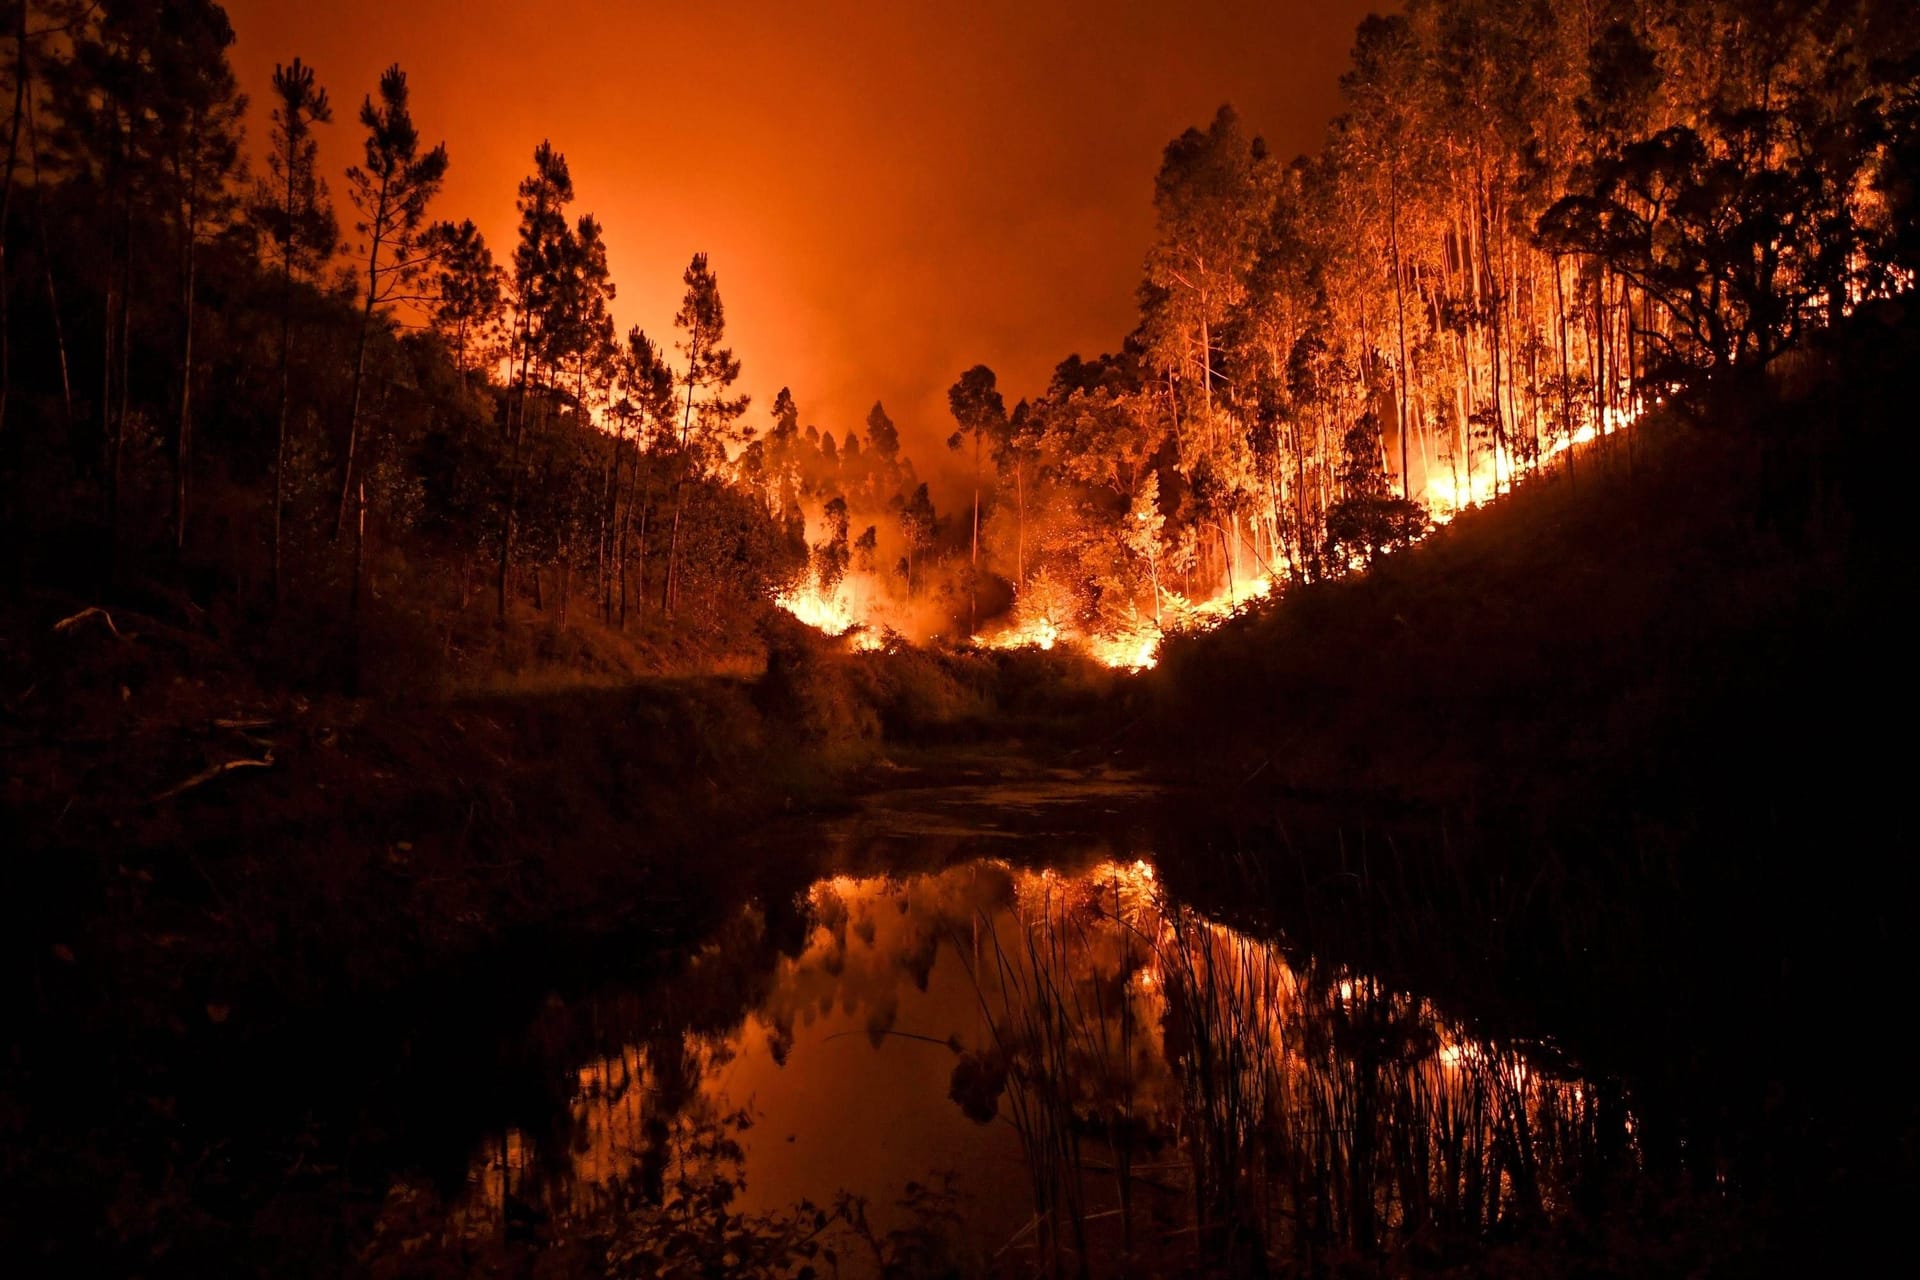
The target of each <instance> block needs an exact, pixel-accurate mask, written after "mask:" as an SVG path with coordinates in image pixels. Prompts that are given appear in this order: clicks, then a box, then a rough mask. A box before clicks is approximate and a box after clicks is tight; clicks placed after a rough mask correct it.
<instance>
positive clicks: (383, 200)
mask: <svg viewBox="0 0 1920 1280" xmlns="http://www.w3.org/2000/svg"><path fill="white" fill-rule="evenodd" d="M386 225H387V179H385V178H382V179H381V180H380V195H379V198H378V199H377V200H376V201H375V202H374V208H373V217H372V219H371V220H370V221H369V223H368V226H369V227H370V228H371V230H369V232H368V245H367V295H366V300H365V302H364V304H363V305H362V306H361V309H360V341H359V343H358V347H357V350H356V351H355V352H354V357H353V395H352V397H351V399H350V400H349V402H348V404H349V407H348V410H347V453H346V459H345V461H344V462H343V463H342V464H341V467H340V514H339V515H338V516H337V517H336V518H335V519H334V522H333V536H334V538H335V539H336V540H337V539H338V538H339V537H340V530H341V528H342V526H344V525H345V524H346V522H347V496H348V495H349V494H350V493H352V491H353V455H354V450H355V448H356V446H357V445H358V444H359V442H360V396H361V388H362V385H363V383H364V382H365V381H366V376H367V339H368V337H369V336H370V335H371V333H372V331H373V309H374V307H375V306H376V305H377V304H378V303H379V301H380V247H381V241H382V239H383V238H384V236H385V231H386Z"/></svg>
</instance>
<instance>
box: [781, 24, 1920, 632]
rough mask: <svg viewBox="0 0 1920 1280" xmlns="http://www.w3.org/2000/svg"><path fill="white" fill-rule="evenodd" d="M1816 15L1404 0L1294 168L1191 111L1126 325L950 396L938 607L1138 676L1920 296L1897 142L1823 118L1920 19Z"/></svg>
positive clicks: (1367, 29)
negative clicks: (1844, 138) (957, 484)
mask: <svg viewBox="0 0 1920 1280" xmlns="http://www.w3.org/2000/svg"><path fill="white" fill-rule="evenodd" d="M1828 16H1829V17H1831V18H1832V19H1833V21H1832V22H1831V23H1829V24H1828V25H1826V26H1823V27H1822V28H1821V29H1820V30H1819V31H1818V32H1816V31H1815V30H1814V29H1813V27H1812V26H1811V25H1810V24H1809V25H1806V26H1804V27H1802V28H1797V29H1796V28H1794V27H1793V26H1792V23H1791V22H1788V23H1787V29H1785V30H1783V31H1781V32H1778V33H1774V36H1773V37H1772V38H1769V39H1768V40H1767V41H1765V42H1757V41H1754V40H1753V39H1751V38H1750V37H1751V34H1752V33H1751V31H1750V30H1749V27H1750V25H1751V20H1750V18H1749V17H1748V15H1747V13H1746V11H1745V9H1744V8H1743V6H1740V5H1735V4H1706V5H1699V4H1680V3H1656V4H1653V5H1643V6H1636V7H1633V8H1626V7H1622V8H1621V9H1619V10H1618V11H1617V12H1612V13H1611V16H1607V17H1605V19H1604V21H1599V22H1598V25H1596V19H1595V18H1594V17H1593V15H1592V14H1590V13H1589V12H1587V11H1585V10H1578V9H1564V8H1562V9H1556V10H1551V11H1549V10H1542V9H1541V8H1539V7H1538V6H1535V5H1530V4H1525V3H1520V2H1519V0H1512V2H1496V3H1477V4H1467V3H1456V2H1454V0H1427V2H1424V3H1420V2H1416V3H1414V4H1411V5H1409V6H1407V9H1406V11H1405V12H1404V13H1403V14H1400V15H1395V16H1392V17H1384V18H1380V17H1376V18H1371V19H1369V20H1368V21H1367V22H1365V23H1364V24H1363V25H1362V26H1361V28H1360V31H1359V34H1358V37H1357V42H1356V45H1355V48H1354V52H1353V63H1352V66H1351V67H1350V69H1349V71H1348V72H1347V74H1346V75H1345V77H1344V78H1343V80H1342V87H1343V90H1344V93H1345V97H1346V104H1347V111H1346V113H1345V114H1343V115H1342V116H1341V117H1340V118H1339V119H1337V120H1335V121H1334V122H1333V123H1332V125H1331V126H1330V127H1329V129H1328V133H1327V138H1326V143H1325V145H1324V147H1323V149H1322V150H1320V151H1319V152H1318V153H1316V154H1313V155H1309V156H1304V157H1301V158H1298V159H1296V160H1292V161H1290V162H1288V161H1283V160H1282V159H1280V158H1279V157H1276V156H1274V155H1272V154H1271V153H1269V151H1268V150H1267V148H1266V146H1265V145H1264V143H1263V142H1262V141H1261V139H1260V138H1258V137H1257V136H1254V135H1253V134H1252V133H1251V132H1250V131H1249V129H1248V128H1247V127H1246V126H1245V125H1244V124H1243V122H1242V121H1241V120H1240V119H1239V117H1238V116H1237V115H1236V114H1235V113H1234V112H1233V111H1232V110H1231V109H1230V108H1223V109H1222V110H1221V111H1220V112H1219V114H1218V115H1217V116H1216V117H1215V118H1214V119H1213V120H1212V122H1211V123H1210V124H1208V125H1207V126H1206V127H1204V128H1194V129H1190V130H1188V131H1187V132H1186V133H1184V134H1182V135H1181V136H1180V137H1178V138H1177V139H1175V140H1174V141H1173V142H1172V143H1171V144H1169V145H1168V147H1167V149H1166V152H1165V156H1164V158H1163V161H1162V164H1161V168H1160V170H1159V173H1158V174H1157V176H1156V177H1155V180H1154V184H1153V199H1154V207H1155V211H1156V214H1157V229H1156V235H1155V238H1154V240H1153V242H1152V243H1151V244H1150V245H1148V246H1147V253H1146V271H1145V278H1144V279H1143V280H1142V281H1141V284H1140V290H1139V293H1140V297H1141V300H1142V305H1141V311H1140V319H1139V324H1138V327H1137V328H1136V329H1135V330H1134V332H1133V333H1131V334H1130V335H1128V336H1127V337H1126V339H1125V341H1124V343H1123V344H1122V345H1121V347H1120V349H1119V350H1118V351H1116V352H1113V353H1111V354H1107V355H1101V356H1098V357H1097V358H1092V359H1087V358H1083V357H1082V356H1080V355H1074V356H1070V357H1068V358H1067V359H1066V360H1064V361H1062V362H1061V363H1060V364H1059V365H1058V367H1057V369H1056V371H1055V373H1054V375H1053V378H1052V381H1051V382H1050V384H1049V385H1048V386H1047V387H1046V388H1045V389H1044V391H1042V392H1041V393H1039V394H1036V395H1032V396H1030V397H1028V398H1026V399H1023V400H1020V401H1019V402H1018V403H1016V404H1013V405H1012V406H1011V407H1009V406H1008V405H1007V403H1006V400H1005V399H1004V398H1003V395H1002V393H1001V391H1000V389H999V387H998V385H997V382H996V379H995V377H994V375H993V373H992V371H991V370H989V369H986V368H984V367H979V368H975V369H972V370H969V371H968V372H966V373H965V374H963V375H962V376H961V378H960V379H959V380H958V381H957V382H956V383H955V384H954V386H953V388H952V390H951V392H950V397H949V398H950V404H951V409H952V416H953V424H954V427H955V432H954V435H953V438H952V440H951V441H950V444H951V445H952V447H953V451H954V452H953V455H952V462H953V463H954V464H956V465H957V467H958V468H959V470H960V471H961V472H962V473H963V475H964V477H965V480H966V489H965V493H966V499H965V501H964V503H963V505H962V507H961V509H958V510H954V511H943V512H941V513H939V515H938V518H937V519H936V521H935V522H934V526H933V527H934V530H935V536H934V539H933V545H932V547H931V548H930V551H929V553H928V554H927V555H926V556H925V557H924V558H925V559H928V560H936V561H938V562H939V563H940V564H942V565H943V566H944V567H945V569H946V570H947V574H946V576H944V577H942V578H940V579H939V581H938V582H937V583H936V584H935V585H934V586H933V587H932V589H933V590H934V591H935V592H936V593H937V594H938V596H939V598H940V605H941V607H940V609H938V610H937V611H936V612H937V614H938V615H939V620H940V622H941V624H942V625H941V628H940V630H941V632H942V633H944V634H946V635H948V636H950V637H954V638H961V637H966V638H970V639H971V640H972V642H973V643H976V644H981V645H987V646H994V647H1016V646H1034V647H1038V648H1042V649H1047V648H1053V647H1056V646H1059V645H1063V644H1071V645H1077V646H1079V647H1082V648H1084V649H1086V650H1087V651H1088V652H1090V653H1092V654H1093V655H1094V656H1096V657H1097V658H1099V659H1100V660H1101V661H1103V662H1106V663H1108V664H1109V665H1113V666H1116V667H1123V668H1131V669H1139V668H1142V667H1145V666H1150V665H1152V663H1153V661H1154V657H1155V654H1156V650H1157V645H1158V643H1159V639H1160V637H1162V636H1164V635H1166V634H1169V633H1173V632H1177V631H1180V630H1185V629H1195V628H1205V627H1208V626H1211V625H1213V624H1215V623H1217V622H1218V621H1219V620H1220V619H1222V618H1224V617H1227V616H1231V615H1232V614H1233V613H1234V612H1236V611H1237V610H1239V609H1240V608H1242V607H1244V606H1246V605H1247V604H1249V603H1250V602H1252V601H1256V600H1260V599H1265V598H1267V597H1269V596H1272V595H1274V594H1276V593H1279V592H1283V591H1284V590H1285V589H1287V588H1288V587H1290V586H1293V585H1295V584H1299V583H1305V582H1312V581H1316V580H1320V579H1324V578H1329V577H1335V576H1339V575H1343V574H1348V573H1353V572H1360V571H1364V570H1365V569H1366V568H1367V567H1368V566H1369V565H1371V564H1372V563H1373V562H1374V561H1375V560H1376V558H1377V557H1379V556H1380V555H1382V554H1387V553H1390V552H1392V551H1394V550H1396V549H1399V548H1402V547H1405V546H1407V545H1408V544H1410V543H1412V542H1414V541H1416V540H1418V539H1420V538H1421V537H1423V536H1425V535H1426V534H1427V533H1429V532H1431V531H1432V530H1433V529H1435V528H1437V527H1438V526H1440V525H1443V524H1445V523H1446V522H1447V521H1449V520H1451V519H1452V518H1453V517H1454V516H1456V515H1457V514H1458V513H1460V512H1461V511H1463V510H1466V509H1468V508H1470V507H1473V506H1476V505H1480V504H1484V503H1487V502H1489V501H1493V500H1495V499H1497V498H1499V497H1500V496H1502V495H1504V494H1506V493H1508V492H1510V491H1511V490H1513V489H1514V488H1515V487H1516V486H1519V485H1522V484H1525V483H1528V482H1530V481H1531V480H1532V479H1534V478H1536V477H1542V476H1552V475H1558V474H1564V473H1571V472H1573V471H1575V470H1577V469H1578V468H1580V467H1583V466H1588V465H1595V464H1598V463H1600V462H1602V461H1603V460H1604V459H1606V458H1608V457H1610V456H1611V455H1612V454H1613V452H1614V450H1615V448H1616V442H1619V445H1618V447H1620V448H1629V447H1630V445H1627V444H1626V443H1625V440H1624V438H1625V437H1626V436H1627V435H1628V433H1629V432H1630V429H1631V428H1632V427H1633V425H1634V424H1635V423H1636V422H1638V421H1639V420H1640V419H1641V417H1642V415H1643V414H1644V413H1645V412H1646V411H1647V410H1648V409H1649V408H1650V407H1652V406H1655V405H1658V404H1660V403H1661V402H1663V401H1664V400H1666V399H1667V398H1668V397H1670V396H1671V395H1672V394H1674V393H1675V392H1676V390H1678V389H1680V388H1682V387H1683V386H1685V385H1687V384H1689V383H1690V382H1692V381H1694V380H1697V379H1699V378H1702V377H1712V376H1715V375H1718V374H1720V373H1722V372H1723V371H1725V370H1727V369H1729V368H1730V367H1732V366H1735V365H1741V366H1745V367H1754V366H1765V365H1766V364H1767V362H1768V361H1770V360H1771V359H1772V358H1773V357H1774V356H1775V355H1777V354H1779V353H1780V352H1782V351H1784V350H1787V349H1789V348H1791V347H1792V346H1794V345H1795V344H1796V343H1799V342H1801V341H1803V340H1804V339H1805V338H1806V336H1807V335H1808V334H1809V333H1811V332H1813V331H1815V330H1817V329H1818V328H1820V327H1822V326H1824V325H1826V324H1829V323H1833V322H1835V321H1836V320H1837V319H1839V318H1840V317H1842V316H1844V315H1846V314H1847V313H1848V312H1849V311H1850V310H1852V309H1853V308H1855V307H1856V306H1858V305H1859V304H1860V303H1861V302H1862V301H1863V300H1865V299H1868V298H1872V297H1876V296H1889V295H1891V294H1893V293H1896V292H1898V291H1900V290H1901V289H1903V288H1905V287H1907V284H1908V282H1909V281H1910V272H1909V270H1908V268H1909V266H1910V264H1905V263H1903V262H1902V260H1901V253H1902V251H1901V250H1899V249H1898V248H1897V245H1898V244H1899V243H1900V241H1901V235H1902V233H1901V232H1900V229H1899V228H1900V223H1901V215H1900V213H1899V211H1898V209H1897V208H1896V207H1894V206H1893V205H1891V204H1890V203H1889V197H1888V194H1887V193H1888V192H1889V191H1895V190H1897V189H1898V187H1897V184H1898V182H1899V181H1900V179H1899V176H1898V175H1899V172H1901V171H1900V170H1898V169H1897V167H1893V166H1894V163H1895V162H1892V161H1890V160H1889V159H1888V157H1889V156H1890V155H1891V154H1892V152H1891V151H1890V150H1888V149H1884V148H1882V149H1876V148H1874V147H1869V146H1865V145H1861V146H1858V147H1854V148H1852V149H1851V150H1849V149H1847V148H1832V149H1823V148H1822V144H1821V143H1820V142H1819V141H1818V139H1819V138H1821V137H1822V136H1838V135H1833V134H1832V131H1833V130H1842V131H1844V130H1846V129H1850V128H1852V127H1853V125H1850V124H1848V123H1847V122H1848V121H1849V120H1850V119H1854V118H1855V117H1852V116H1849V115H1848V113H1849V112H1864V113H1866V114H1867V115H1868V116H1871V115H1873V113H1875V112H1880V113H1882V114H1881V118H1884V119H1886V120H1887V121H1888V122H1889V127H1895V128H1897V127H1899V126H1898V125H1897V121H1898V120H1902V119H1905V118H1906V117H1904V116H1899V115H1898V114H1897V112H1896V113H1892V114H1888V109H1887V108H1886V106H1885V103H1886V102H1887V101H1888V100H1890V99H1897V100H1906V99H1901V98H1900V95H1901V94H1903V93H1904V94H1907V95H1908V96H1909V97H1910V96H1911V94H1912V92H1913V90H1912V86H1911V85H1906V86H1905V87H1904V88H1903V87H1902V86H1901V85H1899V84H1891V85H1890V84H1888V83H1886V82H1885V81H1884V77H1885V76H1886V75H1888V74H1893V73H1890V72H1888V71H1887V70H1886V66H1887V64H1886V63H1884V62H1879V61H1876V59H1877V58H1878V57H1879V55H1880V54H1882V53H1884V52H1885V50H1886V48H1887V47H1900V48H1905V47H1910V46H1912V45H1913V44H1914V42H1915V34H1914V30H1913V28H1914V26H1915V24H1914V23H1912V22H1911V21H1907V22H1905V23H1903V24H1900V25H1899V26H1898V28H1897V29H1895V28H1893V27H1891V26H1889V25H1887V24H1885V23H1883V22H1880V21H1879V20H1878V19H1876V17H1875V13H1874V11H1872V10H1871V7H1870V6H1851V5H1844V4H1843V5H1841V6H1838V8H1837V9H1835V10H1834V12H1833V13H1832V14H1830V15H1828ZM1782 21H1787V20H1785V19H1783V20H1782ZM1729 48H1742V49H1746V50H1748V51H1749V53H1750V55H1751V56H1743V57H1742V58H1738V59H1736V58H1730V57H1724V56H1720V54H1721V51H1723V50H1725V49H1729ZM1516 68H1526V69H1527V74H1526V75H1525V76H1524V77H1522V78H1520V79H1518V80H1516V79H1515V76H1516ZM1809 121H1823V122H1825V124H1824V125H1822V126H1820V127H1813V128H1809V127H1808V122H1809ZM1823 128H1825V129H1827V130H1828V132H1827V133H1825V134H1823V132H1822V129H1823ZM1849 136H1851V135H1849ZM1789 175H1790V176H1789ZM1811 208H1821V209H1828V210H1831V211H1832V214H1833V218H1834V219H1835V220H1836V221H1835V222H1834V223H1832V224H1831V225H1836V226H1837V225H1841V224H1842V223H1844V225H1846V226H1847V227H1849V228H1854V229H1857V231H1854V230H1850V231H1848V232H1847V234H1846V236H1845V238H1844V239H1843V240H1841V241H1838V242H1836V241H1833V240H1832V238H1831V237H1827V238H1825V239H1823V238H1822V235H1821V233H1820V232H1819V231H1818V229H1817V227H1816V225H1815V224H1816V223H1817V222H1818V219H1812V218H1807V217H1804V216H1802V211H1803V210H1805V209H1811ZM1756 262H1762V263H1765V264H1766V270H1765V271H1762V272H1757V273H1756V272H1755V271H1754V270H1753V264H1754V263H1756ZM894 598H895V593H894V592H892V591H890V590H886V589H875V587H874V586H873V584H872V583H867V584H864V585H863V584H861V583H859V582H858V581H857V580H852V581H849V580H846V579H835V578H831V576H830V575H823V574H820V573H818V572H816V573H814V574H813V575H812V576H811V577H810V578H808V579H807V580H806V581H805V582H804V583H803V584H802V585H801V586H800V587H799V588H797V589H796V590H795V591H794V592H792V593H790V594H789V595H787V596H785V597H783V602H784V603H786V604H788V606H789V607H790V608H793V609H794V611H795V612H796V613H798V614H800V615H801V616H802V617H809V618H813V617H826V618H828V619H829V620H830V627H829V629H837V630H840V631H847V630H854V631H855V634H860V635H873V634H881V633H884V632H885V631H886V630H887V629H888V628H892V629H894V630H898V631H902V632H904V633H907V634H909V635H912V634H913V633H912V631H911V629H910V628H908V627H904V626H901V625H900V624H898V623H896V622H895V621H894V620H893V618H892V615H891V614H890V613H889V609H890V607H891V604H892V601H893V599H894ZM915 638H923V637H918V636H916V637H915Z"/></svg>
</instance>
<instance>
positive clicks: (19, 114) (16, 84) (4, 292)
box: [0, 0, 27, 432]
mask: <svg viewBox="0 0 1920 1280" xmlns="http://www.w3.org/2000/svg"><path fill="white" fill-rule="evenodd" d="M14 12H15V23H14V29H13V40H14V44H13V123H12V125H11V127H10V128H9V129H8V131H7V174H6V180H5V187H6V190H5V194H4V195H0V432H4V431H5V430H6V425H7V406H8V403H9V402H10V401H11V400H12V398H13V276H12V272H11V271H10V270H9V263H8V262H7V239H8V236H9V235H10V233H11V232H12V231H13V171H14V167H15V166H16V165H17V164H19V162H20V130H21V127H22V126H23V125H24V124H25V122H26V118H27V3H26V0H15V4H14Z"/></svg>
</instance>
